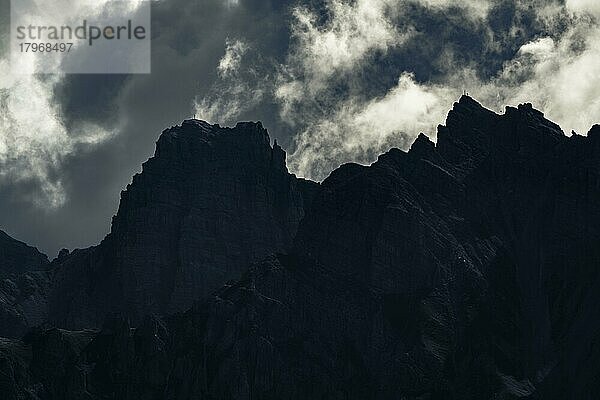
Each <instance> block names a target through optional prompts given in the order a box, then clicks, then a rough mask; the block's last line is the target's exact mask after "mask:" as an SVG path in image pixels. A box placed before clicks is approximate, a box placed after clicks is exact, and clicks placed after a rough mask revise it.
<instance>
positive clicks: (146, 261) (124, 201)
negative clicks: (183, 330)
mask: <svg viewBox="0 0 600 400" xmlns="http://www.w3.org/2000/svg"><path fill="white" fill-rule="evenodd" d="M285 158H286V154H285V152H284V151H283V150H282V149H281V147H279V146H278V145H277V143H275V144H274V145H273V146H271V144H270V139H269V136H268V134H267V131H266V130H265V129H264V128H263V127H262V125H261V124H260V123H240V124H238V125H237V126H236V127H234V128H221V127H219V126H218V125H209V124H207V123H206V122H203V121H198V120H188V121H185V122H184V123H183V124H182V125H181V126H176V127H173V128H170V129H167V130H166V131H164V132H163V133H162V135H161V136H160V138H159V140H158V142H157V144H156V152H155V155H154V157H152V158H151V159H149V160H148V161H147V162H146V163H144V165H143V171H142V172H141V173H140V174H138V175H136V176H134V178H133V182H132V183H131V184H130V185H129V186H128V187H127V189H126V190H125V191H124V192H123V193H122V194H121V203H120V205H119V210H118V213H117V215H116V216H115V217H114V218H113V222H112V228H111V232H110V234H109V235H108V236H107V237H106V239H104V241H103V242H102V243H101V244H100V245H99V246H97V247H94V248H91V249H86V250H80V251H75V252H73V253H72V254H70V255H69V256H68V257H64V258H63V259H61V260H59V261H57V262H55V263H54V264H53V270H54V271H55V276H54V285H55V289H54V291H53V294H52V296H51V298H50V321H51V322H52V323H54V324H56V325H58V326H61V327H67V328H77V329H79V328H85V327H92V326H99V325H101V324H102V322H103V320H104V317H105V315H106V314H107V313H108V312H120V313H123V314H125V315H127V316H129V318H131V320H132V321H135V322H138V321H141V320H142V318H143V317H144V315H149V314H159V315H165V314H168V313H172V312H176V311H183V310H185V309H187V308H189V307H190V306H191V305H192V303H193V302H194V300H197V299H200V298H202V297H204V296H206V295H208V294H209V293H211V292H212V291H214V290H216V289H217V288H218V287H220V286H221V285H222V284H223V283H224V282H226V281H228V280H230V279H235V278H238V277H239V276H240V274H241V273H242V272H243V270H244V269H245V268H246V267H247V266H248V265H249V264H250V263H251V262H252V261H255V260H257V259H260V258H262V257H264V256H265V255H267V254H269V253H270V252H274V251H283V250H284V249H286V248H288V247H289V246H290V245H291V243H292V239H293V237H294V236H295V234H296V230H297V228H298V224H299V223H300V220H301V219H302V218H303V216H304V209H305V206H306V204H308V203H309V202H310V199H311V197H312V193H313V192H314V190H315V189H316V188H317V187H318V185H317V184H315V183H313V182H309V181H304V180H301V179H297V178H296V177H295V176H293V175H291V174H290V173H288V170H287V167H286V164H285Z"/></svg>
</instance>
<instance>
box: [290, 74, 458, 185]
mask: <svg viewBox="0 0 600 400" xmlns="http://www.w3.org/2000/svg"><path fill="white" fill-rule="evenodd" d="M452 98H453V93H452V91H451V90H446V89H445V88H443V87H438V86H424V85H419V84H417V83H416V82H415V81H414V77H413V76H412V75H411V74H408V73H404V74H402V75H401V76H400V78H399V80H398V85H397V86H396V87H394V88H392V89H391V90H390V91H389V92H388V93H387V94H386V95H385V96H383V97H381V98H375V99H371V100H369V101H366V102H364V103H363V102H356V100H355V99H352V100H349V101H347V102H344V103H342V104H340V105H339V107H338V109H337V110H336V111H335V112H333V113H332V114H331V115H328V116H327V117H326V118H323V119H321V120H319V121H317V122H315V123H313V124H310V125H309V126H308V128H307V129H306V130H305V131H303V132H302V133H301V134H300V135H299V136H298V138H297V148H296V151H295V152H294V153H293V154H292V155H291V157H290V166H291V169H292V170H293V171H295V172H296V173H298V174H299V175H301V176H312V177H316V178H323V177H326V176H327V175H329V173H330V172H331V171H332V170H333V169H335V168H336V167H337V166H339V165H340V164H342V163H344V162H348V161H354V162H359V163H368V162H370V161H373V160H374V159H375V158H376V157H377V156H378V155H379V154H380V153H381V152H382V151H385V150H387V149H389V148H391V147H402V148H406V147H409V146H410V145H411V143H412V139H413V138H414V137H415V136H416V134H418V133H419V132H421V131H428V132H431V131H432V130H433V129H434V127H435V126H436V125H437V124H438V123H439V122H440V121H441V120H443V118H444V115H445V114H446V113H447V108H448V104H450V101H451V99H452Z"/></svg>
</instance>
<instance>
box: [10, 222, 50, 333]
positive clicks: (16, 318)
mask: <svg viewBox="0 0 600 400" xmlns="http://www.w3.org/2000/svg"><path fill="white" fill-rule="evenodd" d="M48 266H49V262H48V258H47V257H46V256H45V255H44V254H42V253H40V252H39V251H38V250H37V249H35V248H33V247H30V246H27V245H26V244H25V243H23V242H20V241H18V240H15V239H13V238H11V237H10V236H8V235H7V234H6V233H4V232H2V231H0V336H3V337H20V336H21V335H23V334H24V333H25V331H26V330H27V329H28V328H29V327H33V326H36V325H39V324H41V323H42V322H44V321H45V320H46V298H47V296H48V293H49V291H50V281H49V275H48V273H47V272H46V269H47V268H48Z"/></svg>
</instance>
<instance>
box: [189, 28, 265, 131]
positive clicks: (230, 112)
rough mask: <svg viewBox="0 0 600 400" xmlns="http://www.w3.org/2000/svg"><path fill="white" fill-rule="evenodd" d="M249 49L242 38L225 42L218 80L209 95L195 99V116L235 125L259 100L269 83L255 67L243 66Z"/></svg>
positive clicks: (218, 70)
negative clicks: (258, 76) (259, 74)
mask: <svg viewBox="0 0 600 400" xmlns="http://www.w3.org/2000/svg"><path fill="white" fill-rule="evenodd" d="M249 49H250V46H249V45H248V44H247V43H245V42H244V41H242V40H239V39H236V40H232V39H229V38H228V39H227V40H226V41H225V55H224V56H223V57H222V58H221V60H220V61H219V64H218V66H217V72H218V76H219V79H218V80H217V81H216V82H214V83H213V85H212V87H211V88H210V90H209V92H208V93H207V94H204V95H202V96H197V97H196V99H195V100H194V109H195V112H194V116H195V118H198V119H202V120H204V121H208V122H211V123H221V124H235V122H236V119H237V118H239V116H240V114H241V113H242V112H243V111H246V110H248V109H249V108H251V107H253V106H255V105H257V104H258V103H260V101H261V100H262V98H263V95H264V93H265V91H266V90H267V88H268V86H269V82H268V81H267V80H266V79H265V78H264V77H263V78H262V79H258V78H257V77H256V75H257V72H256V71H255V70H253V69H248V70H246V69H243V68H242V60H243V57H244V55H245V54H246V52H247V51H248V50H249ZM248 75H250V76H251V79H248ZM257 79H258V80H257Z"/></svg>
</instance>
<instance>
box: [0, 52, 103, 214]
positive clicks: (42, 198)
mask: <svg viewBox="0 0 600 400" xmlns="http://www.w3.org/2000/svg"><path fill="white" fill-rule="evenodd" d="M10 68H11V67H10V65H9V64H8V61H7V60H0V185H7V184H18V183H20V182H31V181H33V182H37V190H34V191H33V192H31V193H29V194H28V195H27V196H26V197H25V200H27V201H28V202H30V203H33V204H34V205H36V206H39V207H43V208H56V207H59V206H61V205H62V204H63V203H64V202H65V193H64V190H63V182H62V179H61V177H60V175H59V174H57V173H56V172H57V171H58V170H59V169H60V165H61V163H62V162H63V160H64V158H65V157H66V156H67V155H69V154H70V153H71V152H73V150H74V148H75V146H76V145H81V144H88V145H92V144H95V143H98V142H99V141H101V140H103V139H104V138H106V137H108V136H109V133H108V132H106V131H104V130H102V129H100V128H99V127H96V126H92V125H86V126H79V127H78V128H79V129H82V132H81V134H79V135H73V136H72V135H70V134H69V133H68V132H67V130H66V128H65V126H64V124H63V123H62V121H61V117H60V110H59V109H58V108H57V107H56V105H55V103H54V102H53V99H52V88H53V85H54V84H55V83H56V81H57V79H59V77H56V76H48V77H46V78H45V79H42V78H40V77H36V76H34V75H13V74H11V71H10Z"/></svg>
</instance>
